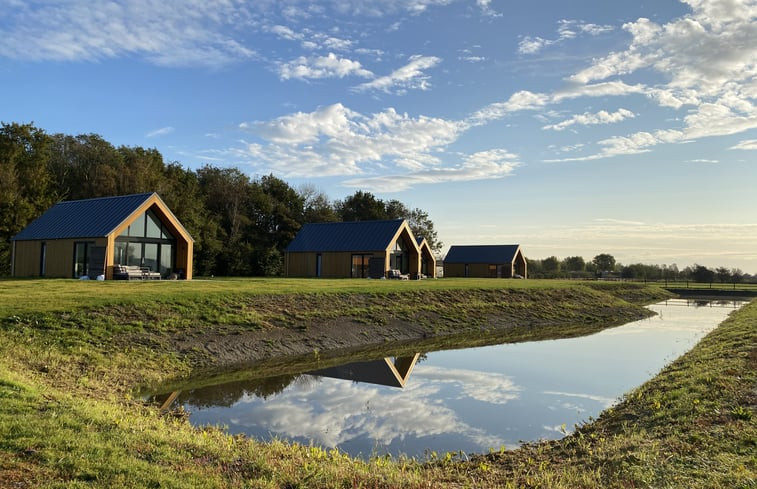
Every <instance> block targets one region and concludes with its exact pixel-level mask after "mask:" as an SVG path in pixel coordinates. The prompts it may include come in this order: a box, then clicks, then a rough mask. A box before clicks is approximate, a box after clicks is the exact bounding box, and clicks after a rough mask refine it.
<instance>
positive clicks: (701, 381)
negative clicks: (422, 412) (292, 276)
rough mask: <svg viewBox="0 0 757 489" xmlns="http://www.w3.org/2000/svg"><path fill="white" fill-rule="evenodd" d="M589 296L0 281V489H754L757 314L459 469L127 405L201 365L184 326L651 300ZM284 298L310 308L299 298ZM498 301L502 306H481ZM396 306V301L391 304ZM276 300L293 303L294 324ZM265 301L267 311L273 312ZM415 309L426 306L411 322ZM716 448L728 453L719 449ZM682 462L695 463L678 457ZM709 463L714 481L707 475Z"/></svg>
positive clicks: (584, 292) (564, 287) (445, 285)
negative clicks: (534, 439) (569, 426)
mask: <svg viewBox="0 0 757 489" xmlns="http://www.w3.org/2000/svg"><path fill="white" fill-rule="evenodd" d="M332 282H333V283H332ZM220 284H226V286H227V288H226V289H224V287H223V285H220ZM503 284H506V287H507V288H506V289H503V288H502V287H503ZM119 285H120V286H122V287H121V288H117V287H118V286H119ZM164 285H165V286H166V287H164V288H161V286H164ZM413 286H417V287H413ZM69 287H70V288H72V289H74V290H69ZM597 287H609V288H607V289H600V290H594V291H592V290H590V289H588V288H585V287H576V286H575V284H573V283H568V282H560V283H556V282H536V281H507V282H501V281H492V280H490V281H481V282H473V281H470V282H466V281H446V280H439V281H427V282H418V283H412V284H408V283H399V282H389V281H322V282H321V281H283V280H282V281H275V280H274V281H253V280H250V281H242V280H240V281H228V282H221V281H212V282H207V283H201V282H199V281H198V282H193V283H171V284H147V283H145V284H141V283H140V284H115V285H111V284H95V283H89V284H82V283H78V282H71V281H62V282H59V281H49V282H48V281H30V282H0V289H2V291H1V292H2V293H0V311H2V314H1V315H0V317H1V318H2V323H1V324H2V332H1V333H0V487H272V488H284V487H287V488H291V487H439V486H449V487H471V486H473V487H480V486H491V487H498V486H504V487H506V486H507V484H510V483H512V484H513V487H646V486H654V487H667V486H671V487H689V486H693V487H697V485H698V486H699V487H718V485H720V486H721V487H738V486H733V485H730V486H726V485H725V483H726V482H729V483H730V482H734V483H736V484H742V485H744V487H749V486H748V485H746V484H749V483H750V482H749V480H750V479H749V477H752V479H751V480H753V477H754V470H755V466H754V464H755V460H754V455H753V453H754V446H753V445H751V446H750V445H749V440H751V441H752V443H753V442H754V439H755V432H754V419H753V418H752V415H753V414H754V398H753V396H754V393H753V392H752V391H750V389H752V388H753V387H754V383H755V378H754V372H755V368H754V367H755V365H754V363H755V352H754V349H753V346H752V345H754V344H755V338H754V334H755V329H756V328H755V327H754V326H755V321H757V306H755V305H754V304H753V305H751V306H749V307H748V308H746V309H745V310H743V311H741V312H739V313H738V314H737V315H735V316H734V317H733V318H732V319H731V320H729V321H728V322H727V323H726V324H725V325H724V326H723V327H721V328H720V329H718V330H717V331H716V332H715V333H713V334H712V335H710V337H708V338H707V340H705V341H704V342H703V343H702V345H700V346H699V347H697V348H696V349H695V350H694V351H693V352H692V353H690V354H689V355H687V356H686V357H685V358H689V357H692V356H693V360H687V361H685V362H684V363H683V364H681V365H680V366H678V367H676V366H673V367H671V369H672V370H671V369H668V370H669V372H668V371H666V373H664V374H663V375H662V376H660V377H658V378H657V379H655V380H654V381H653V382H651V383H650V384H647V385H645V386H644V387H642V388H641V389H640V390H639V391H638V392H637V393H634V394H633V395H632V396H630V397H629V399H628V400H627V401H626V402H625V403H623V404H621V405H620V406H618V407H617V408H616V409H615V410H613V412H612V413H610V414H608V415H605V416H603V417H602V418H601V419H600V420H598V421H597V422H596V423H593V424H591V425H588V426H587V427H584V428H583V429H582V430H580V431H579V432H578V433H577V434H575V435H573V436H571V437H568V438H567V439H566V440H563V441H561V442H552V443H545V444H539V445H533V446H527V447H524V448H523V449H520V450H515V451H511V452H510V451H507V452H503V453H495V454H489V455H486V456H481V457H479V458H476V459H474V460H473V461H470V462H460V461H456V460H455V458H454V457H451V456H450V457H445V456H441V457H440V459H439V460H438V461H431V462H428V463H421V462H417V461H411V460H394V461H390V460H387V459H384V458H378V459H375V460H372V461H369V462H361V461H357V460H352V459H350V458H348V457H345V456H343V455H342V454H340V453H339V452H337V451H331V452H326V451H323V450H320V449H317V448H311V447H303V446H298V445H289V444H284V443H278V442H274V443H266V444H263V443H258V442H256V441H254V440H249V439H246V438H244V437H229V436H226V435H225V434H223V433H221V432H219V431H217V430H213V429H209V430H202V431H198V430H195V429H193V428H192V427H191V426H189V425H187V424H186V423H185V422H184V421H182V420H181V419H175V418H172V417H170V416H160V415H159V414H158V413H157V411H156V410H155V409H154V408H153V407H150V406H145V405H143V403H142V402H140V401H139V400H135V399H131V398H130V397H129V395H130V393H131V392H132V389H133V388H134V387H135V386H137V385H138V384H140V383H145V382H147V383H149V382H157V381H160V380H163V379H165V378H169V377H176V376H177V375H178V376H181V375H182V374H187V373H189V372H190V371H191V370H192V369H193V368H194V367H195V366H196V365H195V364H194V363H193V362H201V361H202V359H203V358H206V352H195V354H191V352H186V354H179V353H178V352H177V351H176V350H172V348H173V347H174V346H175V345H176V340H175V337H176V336H177V335H179V336H181V335H188V336H192V335H189V333H193V334H197V332H196V331H191V330H193V329H194V328H196V327H198V325H200V324H205V326H204V327H206V328H209V330H211V331H212V333H213V334H214V335H215V334H218V335H219V336H224V335H226V336H230V335H234V334H236V329H239V328H241V329H244V330H249V331H262V332H266V331H274V330H279V329H281V330H288V331H295V332H299V333H302V331H301V325H302V324H311V323H312V324H316V323H323V324H329V323H330V322H332V321H334V320H335V316H339V317H342V316H346V317H349V318H350V319H349V320H350V324H353V323H354V322H355V319H356V318H358V319H361V320H362V321H363V323H360V322H357V323H355V324H368V325H371V324H373V325H374V327H375V328H376V329H382V328H389V329H390V328H392V327H394V325H395V322H396V323H397V324H399V323H401V322H402V321H403V320H407V319H408V318H414V319H420V320H423V319H424V318H425V320H428V321H429V324H430V323H431V322H436V321H437V320H438V319H439V318H442V319H445V320H446V321H448V323H446V324H448V325H450V326H449V327H450V329H452V328H453V327H454V326H455V325H457V327H463V326H462V324H463V323H464V321H463V320H462V319H463V318H464V317H465V316H472V315H477V314H478V313H480V312H485V313H486V314H485V316H487V317H489V318H490V319H487V320H486V321H483V320H482V321H480V322H478V323H476V322H474V326H475V328H476V329H477V330H479V331H481V330H482V329H483V330H486V329H487V327H488V326H490V325H491V324H492V323H491V318H493V317H496V316H497V314H509V315H514V314H516V313H520V314H522V315H523V317H524V318H529V319H528V322H524V325H525V326H524V328H526V327H531V328H532V329H533V331H536V330H538V329H540V328H548V327H549V325H550V324H555V323H559V322H560V321H563V322H564V323H565V324H569V323H571V324H575V323H580V322H581V321H580V320H581V319H583V321H584V322H586V323H589V324H599V323H600V320H599V318H604V319H608V318H610V317H612V314H613V313H612V311H613V310H628V311H630V310H631V309H632V308H631V307H630V306H629V305H628V304H627V303H625V302H623V301H620V300H619V299H618V297H623V296H625V297H627V298H634V300H637V301H640V302H648V301H646V300H643V299H642V298H643V297H646V298H651V297H662V293H661V292H660V291H659V289H646V288H644V287H643V286H638V287H629V286H623V285H609V286H602V285H598V286H597ZM292 291H296V292H298V293H300V294H303V293H304V294H305V295H306V296H307V298H308V300H292V299H291V295H290V294H291V293H292ZM492 294H496V296H497V297H499V299H498V300H497V301H494V302H492V301H491V299H492V297H493V295H492ZM402 296H405V297H406V299H407V301H406V302H403V301H401V300H397V299H398V297H402ZM43 297H44V298H45V301H43V300H42V298H43ZM50 297H55V298H56V299H55V300H54V301H52V300H50ZM277 297H278V299H276V298H277ZM348 297H352V298H353V299H354V298H355V297H358V298H359V299H360V300H359V301H357V302H356V303H353V302H350V301H349V300H347V298H348ZM434 297H435V298H434ZM454 297H458V299H459V300H457V301H456V300H454ZM476 297H477V298H478V300H472V299H475V298H476ZM560 297H561V298H562V302H561V307H559V308H557V307H553V306H552V305H550V306H544V307H543V308H541V309H539V306H538V303H539V302H540V300H543V299H545V298H550V299H556V298H560ZM387 298H391V299H392V300H391V301H387V300H386V299H387ZM421 299H422V300H421ZM537 299H539V300H537ZM276 300H281V301H284V302H285V303H288V304H289V306H288V308H284V309H287V310H288V311H289V312H288V313H283V310H284V309H282V308H281V307H280V306H281V304H282V303H276ZM324 300H325V301H326V303H328V304H331V307H329V308H325V307H323V304H324V302H322V301H324ZM259 301H263V302H270V301H274V303H276V304H278V306H277V307H272V308H270V310H269V311H268V312H266V310H265V309H264V308H262V307H261V302H259ZM287 301H290V302H287ZM529 301H530V302H529ZM582 301H583V302H584V303H585V304H584V305H583V306H580V305H579V304H581V303H582ZM35 302H36V305H35ZM389 303H395V304H396V307H395V309H391V308H389ZM297 304H299V305H300V306H299V307H300V309H297V308H296V306H297ZM303 304H305V306H303ZM308 304H310V306H307V305H308ZM314 304H315V306H314ZM372 304H373V305H374V306H375V308H374V309H371V307H372V306H371V305H372ZM408 304H416V305H418V304H423V305H427V306H428V307H425V308H424V307H419V308H418V310H419V311H421V313H420V314H419V315H418V316H414V315H411V313H410V312H409V309H408ZM592 305H593V307H590V306H592ZM387 308H389V309H387ZM219 311H221V312H219ZM335 311H337V312H335ZM560 311H562V312H560ZM590 313H591V314H590ZM387 317H388V318H390V319H391V320H387V319H386V318H387ZM366 318H367V319H366ZM379 319H383V321H384V322H383V323H382V322H381V321H379ZM432 320H433V321H432ZM524 321H525V319H524ZM188 330H190V331H188ZM306 330H307V328H306ZM521 330H523V329H521ZM206 332H207V331H206ZM202 334H204V333H203V332H202V331H201V332H200V334H199V335H200V336H202ZM737 339H738V341H737ZM750 348H751V350H750ZM723 352H729V353H732V354H729V355H723ZM698 355H699V356H698ZM750 355H751V356H750ZM749 362H751V363H749ZM680 363H681V362H678V363H677V364H676V365H678V364H680ZM721 363H722V365H721ZM660 379H662V380H660ZM666 379H667V380H666ZM655 382H665V383H663V384H660V385H657V386H654V383H655ZM691 382H693V384H692V383H691ZM708 382H709V383H708ZM689 384H690V385H689ZM649 386H653V387H649ZM645 389H649V390H645ZM692 389H698V390H694V391H693V392H690V391H691V390H692ZM750 392H751V394H750ZM671 393H675V394H671ZM749 395H751V396H752V397H751V398H750V397H749ZM692 396H694V397H692ZM695 401H696V402H695ZM658 405H659V407H658ZM715 412H717V413H719V414H717V415H715V414H713V413H715ZM695 435H696V436H695ZM726 436H731V437H732V438H731V440H729V441H733V440H738V443H734V444H733V446H731V447H730V448H727V449H726V447H725V444H726V441H725V437H726ZM750 437H751V438H750ZM705 445H706V446H705ZM707 447H712V448H707ZM693 453H698V454H699V457H700V458H699V459H692V458H687V457H688V456H689V455H691V454H693ZM671 454H672V458H671ZM720 462H723V465H722V466H723V469H722V470H721V473H720V474H718V475H717V477H714V478H713V477H710V476H709V474H704V473H703V468H702V467H707V464H715V463H720ZM702 464H704V465H702ZM676 477H678V478H679V479H680V481H686V482H692V484H691V485H684V484H682V483H681V484H679V483H678V482H676ZM709 482H712V483H709Z"/></svg>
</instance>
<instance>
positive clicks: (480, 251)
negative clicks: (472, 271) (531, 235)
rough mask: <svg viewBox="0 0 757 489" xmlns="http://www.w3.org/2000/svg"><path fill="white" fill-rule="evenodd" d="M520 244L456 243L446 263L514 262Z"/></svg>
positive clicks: (493, 263)
mask: <svg viewBox="0 0 757 489" xmlns="http://www.w3.org/2000/svg"><path fill="white" fill-rule="evenodd" d="M519 248H520V245H517V244H514V245H455V246H451V247H450V249H449V252H448V253H447V256H446V257H445V258H444V263H488V264H492V265H495V264H498V263H512V262H513V260H514V259H515V254H516V253H517V252H518V249H519Z"/></svg>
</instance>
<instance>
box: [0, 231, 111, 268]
mask: <svg viewBox="0 0 757 489" xmlns="http://www.w3.org/2000/svg"><path fill="white" fill-rule="evenodd" d="M42 243H45V247H46V249H45V275H44V276H45V277H51V278H72V277H73V276H74V243H93V244H94V245H95V246H105V245H106V244H107V239H106V238H97V239H95V238H82V239H48V240H39V241H16V242H15V246H16V252H15V255H14V259H15V266H14V270H13V272H14V276H15V277H39V276H40V259H41V253H42ZM106 252H107V251H106ZM106 256H107V255H106Z"/></svg>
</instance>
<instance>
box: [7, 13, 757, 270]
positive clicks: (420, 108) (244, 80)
mask: <svg viewBox="0 0 757 489" xmlns="http://www.w3.org/2000/svg"><path fill="white" fill-rule="evenodd" d="M0 12H2V13H0V121H3V122H6V123H9V122H19V123H33V124H34V125H35V126H37V127H39V128H42V129H44V130H45V131H47V132H48V133H64V134H71V135H78V134H90V133H94V134H99V135H101V136H102V137H103V138H105V139H106V140H108V141H110V142H111V143H113V144H114V145H117V146H120V145H126V146H141V147H148V148H157V149H158V150H159V151H160V152H161V153H162V154H163V156H164V158H165V160H166V161H167V162H170V161H177V162H179V163H181V164H182V165H183V166H184V167H187V168H191V169H196V168H200V167H201V166H203V165H205V164H210V165H213V166H218V167H237V168H239V169H240V170H242V171H243V172H245V173H246V174H248V175H250V176H251V177H252V178H256V177H261V176H264V175H267V174H270V173H272V174H274V175H276V176H278V177H280V178H282V179H284V180H286V181H287V182H288V183H289V184H290V185H292V186H293V187H295V188H300V187H301V186H304V185H308V186H310V187H313V188H316V189H318V190H320V191H322V192H323V193H325V194H326V195H328V196H329V197H330V198H331V199H343V198H345V197H346V196H349V195H351V194H353V193H354V192H355V191H356V190H363V191H367V192H371V193H373V194H374V195H376V196H377V197H378V198H381V199H384V200H389V199H397V200H400V201H401V202H403V203H405V204H406V205H408V206H409V207H411V208H415V207H417V208H420V209H423V210H424V211H426V212H428V214H429V217H430V218H431V219H432V220H433V222H434V224H435V228H436V230H437V232H438V235H439V239H440V240H441V241H443V242H444V245H445V246H444V249H445V250H446V249H447V248H448V247H449V245H453V244H510V243H519V244H521V246H522V249H523V252H524V254H525V255H526V256H527V257H529V258H545V257H548V256H552V255H555V256H557V257H559V258H564V257H567V256H574V255H579V256H583V257H584V258H586V259H587V260H590V259H591V258H592V257H593V256H595V255H597V254H600V253H609V254H612V255H613V256H614V257H615V258H616V259H617V260H618V261H619V262H621V263H624V264H630V263H656V264H661V265H662V264H665V265H672V264H676V265H677V266H678V267H679V268H683V267H685V266H690V265H693V264H694V263H697V264H701V265H706V266H710V267H716V266H726V267H729V268H740V269H741V270H743V271H744V272H747V273H757V191H756V189H755V187H756V186H757V185H756V184H757V165H756V161H755V160H756V159H757V0H709V1H707V0H685V1H676V0H654V1H651V0H646V1H644V0H640V1H638V2H615V1H613V2H608V1H602V0H575V1H570V2H566V1H564V0H531V1H529V2H512V1H504V0H322V1H307V0H256V1H252V2H243V1H237V0H220V1H210V0H202V1H200V0H188V1H184V2H178V1H177V2H165V1H162V0H113V1H108V2H105V1H98V2H91V1H90V0H65V1H55V0H39V1H38V0H0Z"/></svg>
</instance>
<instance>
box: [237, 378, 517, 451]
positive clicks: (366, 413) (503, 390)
mask: <svg viewBox="0 0 757 489" xmlns="http://www.w3.org/2000/svg"><path fill="white" fill-rule="evenodd" d="M520 391H521V388H520V387H519V386H517V385H515V384H514V383H513V381H512V380H511V379H510V378H509V377H507V376H505V375H501V374H491V373H485V372H477V371H473V370H455V369H445V368H440V367H433V366H417V367H416V368H415V370H414V372H413V375H412V377H411V379H410V382H409V383H408V385H407V386H406V388H405V389H403V390H399V389H391V388H385V387H381V386H375V385H369V384H361V383H355V382H349V381H344V380H339V379H330V378H318V380H317V381H315V382H298V383H296V384H295V385H292V386H290V387H288V388H287V389H285V390H284V391H283V392H282V393H280V394H279V395H278V396H276V397H275V398H273V399H268V400H267V401H265V402H263V401H262V400H260V399H259V398H257V397H255V396H249V395H244V396H243V397H242V398H241V399H240V401H239V402H238V403H237V404H236V405H235V409H234V413H233V414H232V417H231V418H230V419H229V420H228V424H229V426H230V428H231V429H232V431H240V430H243V429H244V428H248V429H250V428H254V429H257V430H263V431H267V432H270V433H274V434H276V435H278V436H282V437H286V438H291V439H297V438H306V439H310V440H312V441H313V442H314V443H316V444H319V445H322V446H326V447H338V446H340V445H342V444H344V443H347V442H349V441H351V440H356V439H360V438H368V439H371V440H373V441H374V444H376V445H382V446H389V445H391V444H392V443H395V442H401V441H403V440H404V439H405V438H406V437H414V438H423V437H434V436H441V435H455V436H457V437H462V438H464V439H466V440H468V441H469V442H471V443H473V444H475V445H476V446H478V447H481V449H486V448H489V447H497V446H500V445H502V444H503V443H504V440H503V439H502V438H501V437H498V436H496V435H494V434H491V433H488V432H487V431H486V430H484V429H482V428H479V427H476V426H472V425H471V424H469V423H467V422H465V421H463V420H462V419H461V418H460V416H459V415H458V413H457V412H456V411H455V410H453V409H452V408H450V407H449V406H448V405H447V404H448V403H449V402H450V401H455V400H459V399H463V398H471V399H475V400H477V401H480V402H484V403H489V404H494V405H502V404H505V403H507V402H508V401H511V400H514V399H517V398H518V397H519V392H520ZM245 431H246V430H245Z"/></svg>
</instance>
